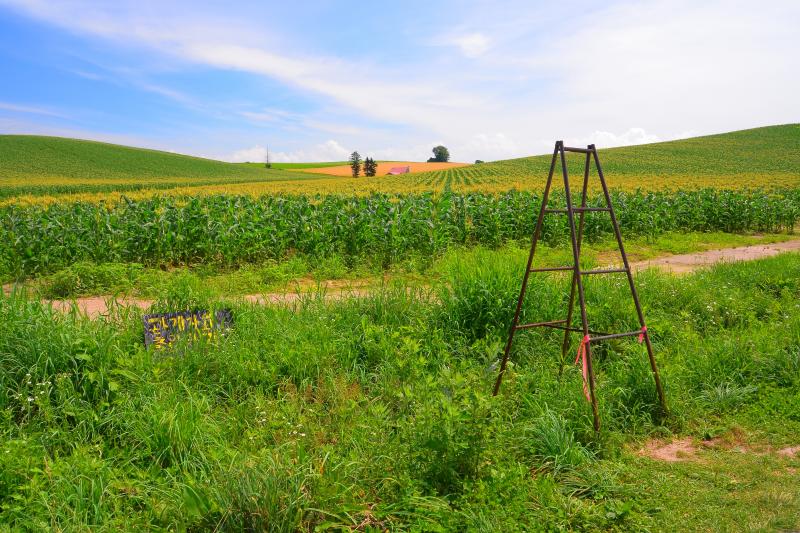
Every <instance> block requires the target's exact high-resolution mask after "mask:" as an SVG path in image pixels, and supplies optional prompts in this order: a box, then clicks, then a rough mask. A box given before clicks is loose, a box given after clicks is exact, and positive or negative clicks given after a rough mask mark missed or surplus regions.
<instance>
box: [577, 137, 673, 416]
mask: <svg viewBox="0 0 800 533" xmlns="http://www.w3.org/2000/svg"><path fill="white" fill-rule="evenodd" d="M589 149H590V150H591V151H592V154H593V156H594V163H595V166H596V167H597V174H598V176H599V177H600V185H601V186H602V187H603V195H604V196H605V200H606V206H607V207H608V209H609V214H610V215H611V225H612V227H613V228H614V236H615V237H616V239H617V245H618V246H619V252H620V255H622V263H623V264H624V265H625V271H626V273H627V275H628V286H629V287H630V290H631V296H632V297H633V304H634V306H636V314H637V316H638V318H639V326H640V327H642V328H644V327H645V322H644V313H642V305H641V304H640V303H639V295H638V293H637V292H636V286H635V285H634V283H633V272H631V267H630V264H629V263H628V255H627V254H626V253H625V246H624V245H623V244H622V235H621V233H620V231H619V224H618V223H617V217H616V215H615V214H614V208H613V206H612V205H611V195H610V194H609V192H608V187H607V186H606V180H605V177H604V176H603V169H602V167H601V166H600V158H599V157H598V156H597V149H596V148H595V146H594V145H593V144H592V145H590V146H589ZM643 337H644V342H645V344H646V346H647V356H648V358H649V359H650V368H651V369H652V371H653V379H654V380H655V383H656V391H657V392H658V401H659V403H660V404H661V409H662V411H663V413H664V415H667V414H668V413H669V411H668V409H667V401H666V398H665V396H664V389H663V387H662V386H661V378H660V377H659V375H658V366H657V365H656V358H655V356H654V355H653V345H652V344H651V343H650V335H649V334H648V332H647V330H646V329H645V330H643Z"/></svg>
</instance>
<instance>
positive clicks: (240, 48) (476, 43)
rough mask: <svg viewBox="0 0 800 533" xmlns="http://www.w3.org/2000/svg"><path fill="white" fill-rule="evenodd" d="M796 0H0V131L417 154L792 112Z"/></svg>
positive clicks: (662, 134) (645, 136) (703, 129)
mask: <svg viewBox="0 0 800 533" xmlns="http://www.w3.org/2000/svg"><path fill="white" fill-rule="evenodd" d="M797 28H800V2H797V1H774V2H769V3H755V2H730V1H727V2H714V1H711V2H696V1H692V2H683V1H670V2H666V1H637V2H613V1H612V2H602V3H592V2H562V3H558V4H555V3H545V2H535V1H524V2H513V1H512V2H503V1H481V2H467V1H457V2H456V1H452V2H449V1H445V2H436V1H433V2H416V1H405V2H345V1H333V0H329V1H313V0H310V1H303V2H223V1H216V2H151V1H146V0H139V1H128V0H116V1H114V2H108V1H102V2H93V1H87V0H68V1H61V2H59V1H44V0H0V73H2V83H0V133H33V134H47V135H62V136H73V137H80V138H88V139H97V140H103V141H109V142H119V143H124V144H132V145H136V146H146V147H152V148H159V149H164V150H172V151H178V152H183V153H190V154H195V155H201V156H206V157H213V158H217V159H224V160H234V161H239V160H261V159H262V158H263V153H264V148H265V147H266V146H267V145H268V146H269V148H270V152H271V154H272V156H273V159H274V160H276V161H304V160H305V161H313V160H339V159H344V158H346V156H347V154H349V152H350V151H352V150H356V149H357V150H359V152H360V153H361V154H362V155H372V156H374V157H376V158H380V159H410V160H424V159H426V158H427V157H428V156H430V149H431V147H432V146H434V145H435V144H440V143H441V144H445V145H446V146H448V147H449V148H450V151H451V154H452V157H453V159H454V160H460V161H472V160H474V159H478V158H480V159H484V160H492V159H501V158H508V157H514V156H522V155H529V154H532V153H544V152H547V151H548V150H550V149H551V147H552V143H553V141H554V140H556V139H561V138H563V139H565V140H567V141H568V142H571V143H575V144H585V143H589V142H594V143H597V144H598V145H599V146H601V147H602V146H614V145H621V144H634V143H641V142H652V141H657V140H667V139H674V138H680V137H686V136H691V135H697V134H706V133H715V132H720V131H728V130H733V129H741V128H747V127H754V126H760V125H767V124H778V123H787V122H800V99H798V94H800V69H798V68H797V67H798V64H799V63H798V59H797V56H798V52H800V37H798V35H800V33H798V30H797Z"/></svg>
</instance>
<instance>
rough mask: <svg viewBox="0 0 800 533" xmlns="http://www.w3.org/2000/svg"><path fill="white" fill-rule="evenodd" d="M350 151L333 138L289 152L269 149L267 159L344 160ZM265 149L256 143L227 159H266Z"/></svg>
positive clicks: (235, 161) (278, 161) (293, 160)
mask: <svg viewBox="0 0 800 533" xmlns="http://www.w3.org/2000/svg"><path fill="white" fill-rule="evenodd" d="M350 154H351V151H350V150H347V149H346V148H344V147H343V146H342V145H341V144H339V143H338V142H336V141H334V140H329V141H325V142H324V143H321V144H317V145H315V146H312V147H310V148H307V149H301V150H295V151H291V152H280V151H279V152H273V151H270V154H269V159H270V161H272V162H273V163H302V162H318V161H344V160H346V159H347V158H348V157H350ZM266 157H267V149H266V148H265V147H263V146H260V145H256V146H253V147H251V148H245V149H243V150H238V151H236V152H234V153H233V154H232V155H231V156H230V157H228V158H227V160H228V161H231V162H233V163H244V162H248V161H249V162H262V161H266Z"/></svg>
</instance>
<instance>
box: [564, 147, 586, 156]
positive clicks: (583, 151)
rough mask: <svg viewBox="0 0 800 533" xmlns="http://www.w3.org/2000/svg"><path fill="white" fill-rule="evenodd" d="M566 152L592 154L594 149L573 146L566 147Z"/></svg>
mask: <svg viewBox="0 0 800 533" xmlns="http://www.w3.org/2000/svg"><path fill="white" fill-rule="evenodd" d="M564 151H565V152H578V153H579V154H591V153H592V151H591V150H589V149H588V148H573V147H571V146H565V147H564Z"/></svg>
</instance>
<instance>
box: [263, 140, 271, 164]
mask: <svg viewBox="0 0 800 533" xmlns="http://www.w3.org/2000/svg"><path fill="white" fill-rule="evenodd" d="M264 166H265V167H267V168H272V163H270V162H269V145H267V160H266V162H265V163H264Z"/></svg>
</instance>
